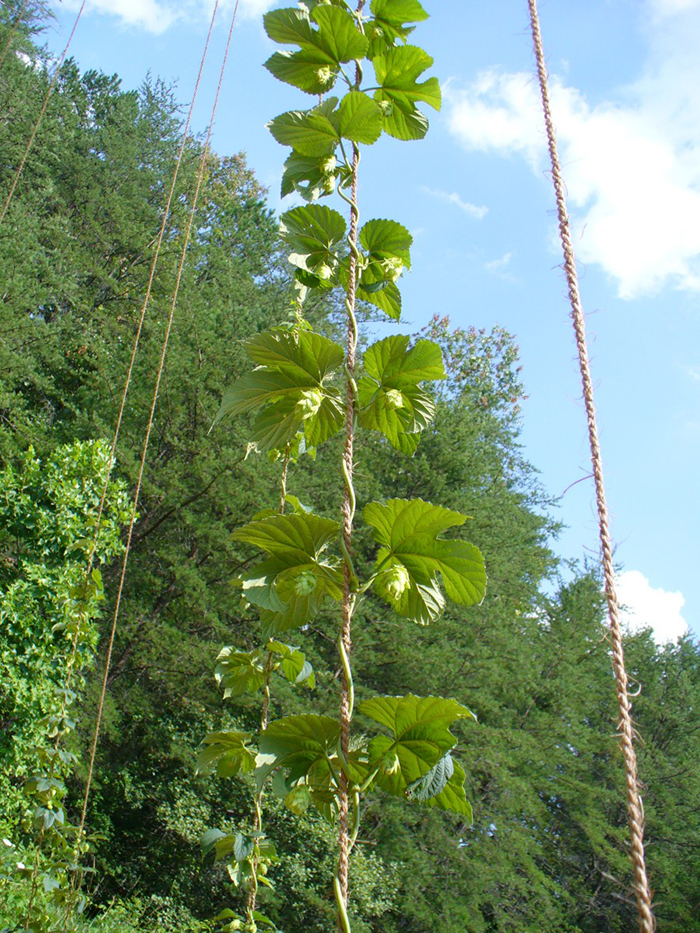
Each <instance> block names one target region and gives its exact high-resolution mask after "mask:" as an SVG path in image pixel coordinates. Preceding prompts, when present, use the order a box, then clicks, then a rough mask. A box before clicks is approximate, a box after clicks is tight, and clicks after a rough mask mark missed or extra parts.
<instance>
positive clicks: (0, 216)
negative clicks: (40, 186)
mask: <svg viewBox="0 0 700 933" xmlns="http://www.w3.org/2000/svg"><path fill="white" fill-rule="evenodd" d="M86 3H87V0H83V2H82V4H81V6H80V9H79V10H78V15H77V16H76V17H75V22H74V23H73V28H72V29H71V32H70V35H69V36H68V42H66V45H65V48H64V49H63V53H62V54H61V57H60V59H59V61H58V65H56V69H55V71H54V73H53V78H52V79H51V83H50V84H49V88H48V90H47V92H46V94H45V95H44V102H43V104H42V105H41V110H40V111H39V116H38V117H37V118H36V123H35V124H34V129H33V130H32V132H31V135H30V137H29V141H28V142H27V147H26V149H25V150H24V154H23V155H22V158H21V159H20V163H19V165H18V166H17V171H16V172H15V175H14V178H13V179H12V185H11V186H10V190H9V192H8V195H7V198H6V199H5V205H4V207H3V209H2V213H0V224H2V222H3V220H4V219H5V215H6V214H7V211H8V210H9V207H10V204H11V203H12V198H13V197H14V194H15V189H16V187H17V182H18V181H19V179H20V175H21V174H22V172H23V171H24V166H25V163H26V161H27V158H28V157H29V153H30V151H31V148H32V146H33V145H34V140H35V138H36V134H37V133H38V132H39V125H40V124H41V121H42V120H43V118H44V114H45V113H46V108H47V107H48V105H49V98H50V97H51V93H52V92H53V89H54V88H55V87H56V82H57V81H58V78H59V75H60V74H61V68H62V67H63V62H64V61H65V60H66V55H67V54H68V49H69V48H70V44H71V42H72V41H73V36H74V35H75V30H76V29H77V28H78V23H79V22H80V17H81V16H82V15H83V10H84V9H85V4H86Z"/></svg>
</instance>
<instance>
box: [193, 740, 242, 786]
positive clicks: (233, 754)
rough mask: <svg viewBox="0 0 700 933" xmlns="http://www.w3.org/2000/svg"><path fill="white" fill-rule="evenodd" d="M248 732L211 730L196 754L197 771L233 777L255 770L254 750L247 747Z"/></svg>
mask: <svg viewBox="0 0 700 933" xmlns="http://www.w3.org/2000/svg"><path fill="white" fill-rule="evenodd" d="M251 739H252V735H251V734H250V733H249V732H211V733H209V735H207V736H206V738H205V739H204V742H203V745H204V747H203V748H202V749H200V752H199V755H198V756H197V773H198V774H203V773H206V772H208V771H215V772H216V774H217V776H218V777H235V775H237V774H239V773H242V774H248V773H250V772H251V771H253V770H255V758H256V755H255V752H254V751H253V749H251V748H249V746H248V743H249V742H250V740H251Z"/></svg>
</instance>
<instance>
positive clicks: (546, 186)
mask: <svg viewBox="0 0 700 933" xmlns="http://www.w3.org/2000/svg"><path fill="white" fill-rule="evenodd" d="M78 5H79V3H78V0H64V2H63V3H61V4H56V7H55V9H56V15H57V22H56V27H55V29H52V30H51V31H50V32H49V33H48V34H47V37H46V38H47V41H48V43H49V45H50V47H51V48H53V49H56V50H57V51H60V50H61V49H62V47H63V44H64V43H65V39H66V37H67V34H68V32H69V30H70V27H71V25H72V22H73V20H74V17H75V11H76V9H77V6H78ZM289 5H293V4H292V3H291V2H288V3H275V2H266V0H241V8H240V14H239V21H238V24H237V28H236V32H235V37H234V44H233V48H232V58H231V65H230V68H229V71H228V74H227V79H226V84H225V87H224V91H223V96H222V101H221V104H220V110H219V116H218V118H217V124H216V127H215V131H214V147H215V149H216V150H217V151H218V152H219V153H221V154H227V153H233V152H237V151H240V150H244V151H246V152H247V154H248V159H249V162H250V164H251V166H252V167H253V168H254V169H255V171H256V173H257V175H258V177H259V178H260V180H261V181H262V182H263V184H265V185H267V186H269V188H270V203H271V205H272V206H273V207H274V208H275V209H278V208H279V207H280V201H279V198H278V196H277V191H278V188H279V180H280V173H281V166H282V162H283V160H284V157H285V150H283V149H282V148H281V147H279V146H278V145H277V144H276V143H275V142H274V140H272V138H271V137H270V136H269V134H268V133H267V130H266V129H265V123H266V121H267V120H269V119H270V118H271V117H273V116H275V115H276V114H278V113H281V112H282V111H284V110H287V109H291V108H300V107H304V106H308V105H309V104H308V101H309V98H308V97H305V95H302V94H301V93H300V92H296V91H294V90H293V89H289V88H286V87H285V86H284V85H282V84H280V83H279V82H277V81H275V79H274V78H272V77H271V76H270V75H269V74H268V73H267V72H266V71H265V70H264V69H263V68H262V62H264V61H265V59H266V58H267V57H268V56H269V55H270V54H271V52H272V50H273V49H272V45H271V43H270V42H269V41H268V39H267V38H266V36H265V34H264V32H263V30H262V26H261V14H262V12H263V11H264V10H265V9H269V8H272V7H276V6H289ZM424 5H425V6H426V8H427V9H428V11H429V12H430V13H431V14H432V15H431V19H430V20H429V21H428V22H427V23H425V24H424V25H422V26H421V27H419V31H418V33H417V35H416V42H417V44H419V45H421V46H422V47H423V48H425V49H426V50H427V51H428V52H429V53H430V54H431V55H433V56H434V58H435V68H434V73H435V74H437V75H438V77H439V78H440V79H441V82H442V83H443V89H444V91H445V104H444V107H443V110H442V112H441V113H440V114H433V113H431V114H429V116H430V117H431V132H430V133H429V135H428V138H427V139H426V141H425V142H424V143H419V144H410V143H409V144H407V143H396V142H394V141H391V140H388V141H386V142H382V143H381V144H380V145H378V146H376V147H374V149H372V150H369V151H368V153H367V155H366V157H365V158H364V159H363V164H362V180H361V197H362V198H364V199H365V201H366V204H367V208H366V211H370V212H371V214H372V215H373V216H388V217H391V218H394V219H396V220H399V221H401V222H402V223H404V224H405V225H406V226H407V227H409V229H410V230H411V231H412V233H413V234H414V237H415V246H414V255H413V271H412V272H411V273H410V275H409V276H408V277H407V278H406V279H405V281H404V286H403V291H404V308H405V315H404V316H405V320H406V325H407V329H408V328H409V326H410V330H414V329H416V328H417V327H419V326H421V325H422V324H424V323H425V322H426V321H427V320H428V319H429V318H430V317H431V316H432V315H433V314H435V313H438V314H440V315H445V314H447V315H449V316H450V318H451V319H452V321H453V322H454V324H455V325H460V326H469V325H474V326H476V327H487V328H489V327H491V326H493V325H494V324H502V325H503V326H505V327H506V328H507V329H508V330H510V331H511V332H512V333H514V334H515V335H516V337H517V341H518V344H519V346H520V349H521V354H522V363H523V366H524V369H523V377H524V381H525V385H526V391H527V393H528V396H529V398H528V401H527V402H526V403H525V406H524V411H523V415H524V420H523V440H524V444H525V450H526V454H527V456H528V457H529V459H530V460H531V461H532V462H533V463H534V464H535V466H536V467H537V468H538V469H539V470H540V471H541V476H542V480H543V482H544V484H545V486H546V488H547V490H548V492H549V493H550V494H551V495H552V496H555V497H559V496H562V494H563V497H562V499H561V503H560V506H559V508H558V510H557V515H558V517H559V518H560V519H561V520H562V521H563V522H564V523H565V524H566V525H567V526H568V528H567V530H565V531H564V532H563V534H562V536H561V539H560V541H559V544H558V551H559V553H560V554H562V555H563V556H564V557H567V558H581V557H583V556H584V555H586V554H589V555H590V554H595V553H597V547H598V546H597V524H596V515H595V501H594V490H593V486H592V481H591V480H588V479H585V477H587V475H588V474H589V472H590V466H589V455H588V447H587V435H586V425H585V417H584V412H583V407H582V404H581V390H580V383H579V376H578V370H577V366H576V362H575V348H574V343H573V337H572V330H571V325H570V322H569V318H568V305H567V303H566V298H565V291H566V289H565V283H564V280H563V277H562V273H561V270H560V269H559V268H558V267H559V264H560V263H561V253H560V249H559V247H558V245H557V241H556V218H555V215H554V212H553V208H554V201H553V195H552V191H551V184H550V182H549V179H548V177H547V162H546V146H545V137H544V131H543V127H542V121H541V115H540V112H539V105H538V97H537V94H538V91H537V85H536V83H535V78H534V68H533V56H532V50H531V39H530V35H529V31H528V14H527V3H526V2H525V0H518V2H516V0H499V2H498V3H488V4H486V3H473V2H469V0H424ZM211 8H212V4H211V0H179V2H176V0H88V5H87V9H86V13H85V15H84V19H83V20H82V21H81V23H80V25H79V28H78V31H77V33H76V37H75V40H74V45H73V47H72V54H73V55H74V56H75V58H76V59H77V61H78V62H79V63H80V65H81V66H82V67H83V68H102V69H103V70H104V71H107V72H110V73H111V72H116V73H118V74H119V75H120V76H121V77H122V79H123V82H124V85H125V86H126V87H135V86H138V85H139V84H140V83H141V82H142V80H143V78H144V75H145V74H146V72H147V71H148V70H150V71H151V72H152V73H153V74H155V75H158V76H160V77H162V78H164V79H165V80H167V81H173V82H176V83H177V85H178V89H179V90H178V94H179V97H180V99H181V100H182V101H183V103H188V102H189V98H190V95H191V89H192V87H193V83H194V78H195V75H196V71H197V68H198V65H199V59H200V55H201V49H202V45H203V41H204V37H205V34H206V28H207V24H208V16H209V14H210V11H211ZM231 11H232V2H231V0H229V2H228V4H224V5H223V7H222V13H221V17H220V21H219V25H218V27H217V30H216V33H215V37H214V44H213V47H212V51H211V56H210V60H209V64H208V69H207V78H206V81H205V84H204V86H203V91H202V95H201V102H200V104H199V106H198V108H197V110H196V112H195V126H196V128H197V129H199V130H201V129H203V128H204V126H205V124H206V122H207V120H208V113H209V110H210V108H211V101H212V99H213V95H214V90H215V81H216V78H217V75H218V68H219V66H220V59H221V55H222V54H223V45H224V42H225V38H226V33H227V30H228V21H229V19H230V14H231ZM540 16H541V20H542V30H543V35H544V41H545V46H546V50H547V58H548V65H549V70H550V74H551V80H552V103H553V109H554V117H555V122H556V124H557V132H558V136H559V142H560V147H561V159H562V162H563V165H564V173H565V177H566V181H567V187H568V192H569V198H570V205H569V206H570V211H571V214H572V218H573V220H574V222H575V247H576V249H577V253H578V258H579V260H580V271H581V289H582V296H583V302H584V307H585V309H586V313H587V320H588V328H589V336H590V340H591V347H590V352H591V357H592V365H593V372H594V379H595V382H596V391H597V405H598V412H599V418H600V431H601V438H602V443H603V456H604V461H605V467H606V473H607V484H608V498H609V506H610V510H611V516H612V529H613V534H614V537H615V542H616V545H617V550H616V557H617V560H618V562H619V564H620V567H621V573H620V578H619V585H620V596H621V601H623V602H624V603H626V604H627V605H628V606H629V607H630V610H631V611H632V613H633V615H632V614H630V617H629V618H630V622H632V620H634V622H635V623H636V624H650V625H652V626H653V627H654V629H655V632H656V634H657V637H658V638H659V640H663V639H664V638H669V637H673V636H677V635H678V634H679V633H680V632H681V631H683V630H684V629H685V628H686V627H689V628H690V629H691V630H692V631H693V632H694V633H695V634H696V635H700V573H699V572H698V570H697V568H696V563H697V558H698V548H697V530H696V527H697V518H698V514H699V513H700V492H699V491H698V481H697V473H698V468H697V464H698V460H699V459H700V410H699V406H698V402H699V401H700V314H699V313H698V300H699V298H700V222H698V218H699V217H700V94H699V93H698V92H697V88H698V87H699V86H700V56H698V54H697V49H698V48H700V0H586V3H581V2H580V0H541V5H540ZM579 480H581V482H577V481H579ZM572 484H575V485H572ZM565 490H568V491H566V492H565Z"/></svg>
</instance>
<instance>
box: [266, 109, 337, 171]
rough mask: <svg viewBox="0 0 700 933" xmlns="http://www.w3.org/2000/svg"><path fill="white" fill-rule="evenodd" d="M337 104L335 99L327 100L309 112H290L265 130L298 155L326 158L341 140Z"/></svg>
mask: <svg viewBox="0 0 700 933" xmlns="http://www.w3.org/2000/svg"><path fill="white" fill-rule="evenodd" d="M337 103H338V98H337V97H329V98H328V99H327V100H325V101H324V102H323V103H322V104H320V105H319V106H318V107H314V108H313V109H311V110H290V111H289V112H288V113H283V114H280V116H278V117H275V119H274V120H272V121H271V122H270V123H268V124H267V126H268V129H269V130H270V132H271V133H272V135H273V136H274V138H275V139H276V140H277V142H278V143H280V144H281V145H283V146H291V147H292V149H294V150H295V151H296V152H298V153H299V155H304V156H311V157H321V156H329V155H331V154H332V153H333V152H334V151H335V148H336V146H337V145H338V143H339V141H340V132H339V130H338V126H337V123H338V114H337V113H336V112H335V108H336V105H337Z"/></svg>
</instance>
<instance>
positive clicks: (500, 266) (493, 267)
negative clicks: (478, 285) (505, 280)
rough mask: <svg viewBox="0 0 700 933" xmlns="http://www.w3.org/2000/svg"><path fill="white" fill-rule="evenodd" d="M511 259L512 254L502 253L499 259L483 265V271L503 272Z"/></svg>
mask: <svg viewBox="0 0 700 933" xmlns="http://www.w3.org/2000/svg"><path fill="white" fill-rule="evenodd" d="M512 258H513V254H512V253H504V254H503V256H501V258H500V259H492V260H491V262H487V263H485V264H484V269H486V271H487V272H503V270H504V269H506V268H507V266H509V265H510V261H511V259H512Z"/></svg>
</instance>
